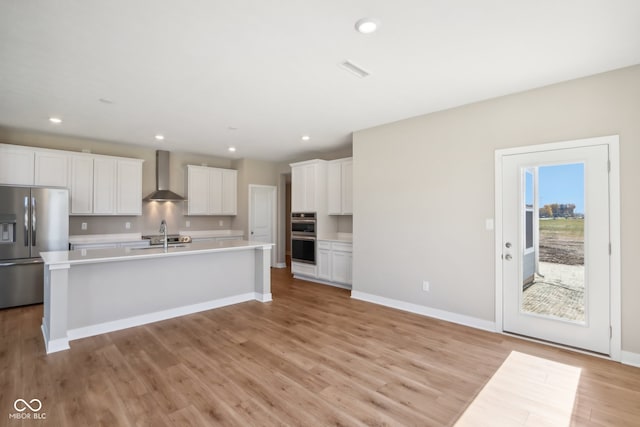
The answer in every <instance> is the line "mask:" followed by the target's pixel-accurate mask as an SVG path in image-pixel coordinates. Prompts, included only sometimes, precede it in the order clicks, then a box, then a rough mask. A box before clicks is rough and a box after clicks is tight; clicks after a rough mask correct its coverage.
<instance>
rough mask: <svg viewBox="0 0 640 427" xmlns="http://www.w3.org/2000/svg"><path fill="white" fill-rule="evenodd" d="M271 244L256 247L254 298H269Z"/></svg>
mask: <svg viewBox="0 0 640 427" xmlns="http://www.w3.org/2000/svg"><path fill="white" fill-rule="evenodd" d="M271 250H272V249H271V246H263V247H259V248H256V252H255V263H256V276H255V293H256V300H258V301H260V302H269V301H271V300H272V298H271Z"/></svg>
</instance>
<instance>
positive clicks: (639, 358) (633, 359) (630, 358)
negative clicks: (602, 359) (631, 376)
mask: <svg viewBox="0 0 640 427" xmlns="http://www.w3.org/2000/svg"><path fill="white" fill-rule="evenodd" d="M620 362H621V363H623V364H625V365H629V366H635V367H636V368H640V354H638V353H632V352H630V351H622V352H621V357H620Z"/></svg>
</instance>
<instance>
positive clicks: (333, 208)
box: [327, 158, 353, 215]
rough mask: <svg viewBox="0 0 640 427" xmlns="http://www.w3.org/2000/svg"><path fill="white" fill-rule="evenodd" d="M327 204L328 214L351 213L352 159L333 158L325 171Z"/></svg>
mask: <svg viewBox="0 0 640 427" xmlns="http://www.w3.org/2000/svg"><path fill="white" fill-rule="evenodd" d="M327 205H328V213H329V215H352V214H353V160H352V159H351V158H347V159H339V160H333V161H331V162H329V164H328V171H327Z"/></svg>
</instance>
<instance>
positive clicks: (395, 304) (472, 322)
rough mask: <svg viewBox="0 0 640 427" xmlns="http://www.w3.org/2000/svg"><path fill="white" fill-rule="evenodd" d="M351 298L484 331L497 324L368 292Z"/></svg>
mask: <svg viewBox="0 0 640 427" xmlns="http://www.w3.org/2000/svg"><path fill="white" fill-rule="evenodd" d="M351 298H353V299H357V300H361V301H366V302H371V303H374V304H379V305H383V306H385V307H391V308H396V309H398V310H402V311H408V312H410V313H415V314H420V315H422V316H427V317H433V318H435V319H440V320H445V321H447V322H451V323H457V324H459V325H464V326H469V327H472V328H476V329H482V330H484V331H489V332H494V331H495V330H496V325H495V323H494V322H492V321H490V320H484V319H478V318H477V317H471V316H465V315H462V314H457V313H451V312H449V311H444V310H438V309H436V308H431V307H427V306H424V305H418V304H412V303H408V302H405V301H400V300H396V299H391V298H386V297H381V296H378V295H373V294H369V293H366V292H359V291H351Z"/></svg>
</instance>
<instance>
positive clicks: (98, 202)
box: [71, 156, 143, 215]
mask: <svg viewBox="0 0 640 427" xmlns="http://www.w3.org/2000/svg"><path fill="white" fill-rule="evenodd" d="M142 162H143V161H142V160H139V159H126V158H118V157H107V156H94V157H93V211H92V212H91V213H92V214H93V215H142ZM72 194H73V188H72ZM71 213H72V214H76V213H79V212H74V211H73V199H72V212H71Z"/></svg>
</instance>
